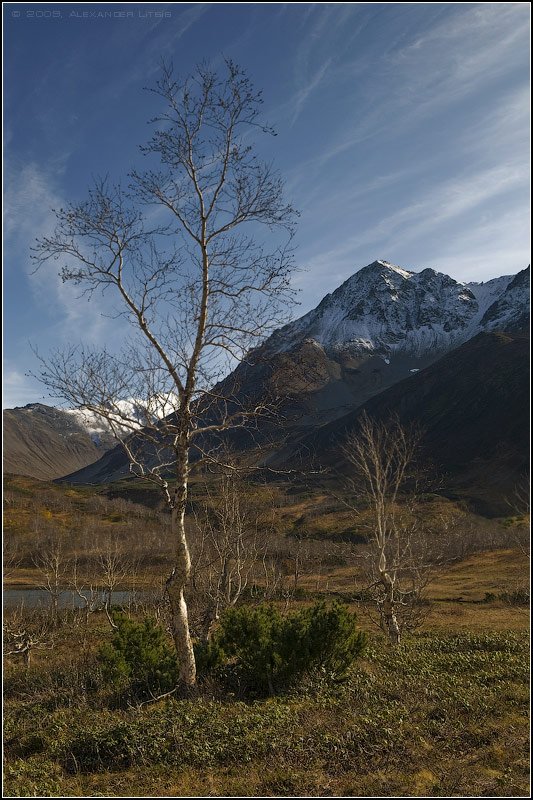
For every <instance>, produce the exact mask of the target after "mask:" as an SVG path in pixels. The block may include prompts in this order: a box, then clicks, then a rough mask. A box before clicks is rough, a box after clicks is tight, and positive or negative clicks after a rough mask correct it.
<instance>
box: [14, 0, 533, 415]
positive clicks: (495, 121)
mask: <svg viewBox="0 0 533 800" xmlns="http://www.w3.org/2000/svg"><path fill="white" fill-rule="evenodd" d="M52 11H54V12H55V13H56V16H47V14H48V13H49V12H52ZM45 12H46V13H45ZM98 12H99V13H100V17H99V16H98ZM104 12H115V14H114V17H113V18H108V17H105V16H104V17H103V18H102V15H103V14H104ZM116 12H123V15H122V16H117V14H116ZM156 12H160V15H159V16H157V15H156ZM59 14H60V15H61V16H60V17H59V16H58V15H59ZM4 23H5V27H4V30H5V40H4V70H5V73H4V74H5V78H4V89H5V102H4V170H5V178H4V210H5V217H4V405H5V406H7V407H12V406H14V405H24V404H26V403H28V402H36V401H38V400H40V401H43V402H47V396H46V394H44V392H43V389H42V387H41V386H39V384H37V383H36V382H35V381H34V380H33V379H32V378H30V377H28V376H27V375H26V373H27V372H28V370H32V369H35V367H36V364H35V357H34V355H33V353H32V351H31V348H30V342H31V343H33V344H36V345H38V347H39V349H40V350H41V351H42V352H43V353H46V351H47V350H49V349H51V348H54V347H61V346H63V345H64V344H66V343H71V342H76V341H79V340H81V339H83V340H84V341H88V342H91V343H93V344H96V345H98V344H102V343H104V342H106V341H109V340H112V339H113V338H114V337H115V336H116V326H117V322H116V320H113V319H111V318H110V317H105V316H102V314H101V310H102V309H101V307H99V306H98V304H96V305H95V304H89V303H87V302H86V301H85V300H78V299H76V292H75V289H73V288H72V287H70V286H66V285H62V284H61V282H60V281H59V279H58V277H57V274H56V273H57V264H51V265H49V266H48V267H46V269H42V270H40V271H39V272H38V273H37V274H32V265H31V263H30V260H29V247H30V245H31V244H32V240H33V238H34V237H35V236H39V235H42V234H44V233H46V232H47V230H49V228H50V225H51V222H52V221H53V217H52V215H51V212H50V208H52V207H58V206H60V205H62V204H64V203H65V202H67V201H69V200H79V199H82V198H83V197H84V195H85V192H86V188H87V186H88V185H89V184H90V183H91V180H92V176H94V175H102V174H106V173H109V174H110V176H111V177H112V178H116V179H119V178H121V177H123V176H125V175H126V173H127V172H128V171H129V170H130V169H131V168H132V167H133V166H141V167H142V156H140V154H139V151H138V145H139V144H142V143H143V142H145V141H146V140H147V139H148V136H149V128H148V126H147V120H148V119H149V118H150V117H151V116H153V115H154V113H155V112H156V111H157V109H158V108H159V107H160V106H159V105H158V103H157V99H156V98H155V97H154V96H153V95H150V94H149V93H148V92H143V86H146V85H150V84H151V83H153V81H154V80H155V79H156V78H157V74H158V64H159V59H160V58H161V56H164V57H166V58H172V59H173V61H174V64H175V67H176V68H177V70H178V71H180V72H184V73H188V72H189V71H191V70H192V69H193V68H194V65H195V64H196V63H197V62H198V61H200V60H201V59H204V58H205V59H208V60H211V61H212V62H213V63H214V64H216V63H220V61H221V58H222V57H223V56H229V57H231V58H233V59H234V60H236V61H237V62H238V63H239V64H241V65H242V66H243V67H244V68H245V69H246V70H247V72H248V74H249V76H250V77H251V78H252V80H253V81H254V83H255V85H256V86H257V87H258V88H262V89H263V92H264V100H265V103H264V112H265V119H266V120H268V121H269V122H270V123H272V124H273V125H274V126H275V128H276V129H277V131H278V136H277V137H275V138H273V139H271V140H270V141H269V143H268V149H264V148H263V153H264V155H265V156H266V157H268V158H269V159H270V158H272V159H273V160H274V162H275V164H276V166H277V167H278V168H279V170H280V171H281V173H282V174H283V176H284V177H285V179H286V185H287V196H288V199H290V200H291V202H292V203H293V204H294V205H295V206H296V207H297V208H298V209H299V210H300V212H301V218H300V222H299V227H298V235H297V251H296V258H297V262H298V264H299V266H301V267H302V268H303V270H304V271H303V272H300V273H298V274H297V275H296V276H295V286H297V287H298V288H299V289H300V290H301V293H300V302H301V306H300V307H299V309H297V311H296V315H297V316H299V315H300V314H302V313H305V312H306V311H308V310H309V309H310V308H312V307H314V306H315V305H316V304H317V303H318V302H319V301H320V299H321V298H322V297H323V295H324V294H326V293H327V292H330V291H332V290H333V289H334V288H336V287H337V286H338V285H339V284H340V283H341V282H342V281H343V280H345V279H346V278H347V277H348V276H349V275H351V274H352V273H353V272H355V271H356V270H357V269H359V268H360V267H362V266H364V265H366V264H368V263H370V262H371V261H373V260H374V259H375V258H383V259H386V260H388V261H391V262H393V263H396V264H399V265H401V266H403V267H407V268H410V269H414V270H420V269H423V268H425V267H433V268H434V269H438V270H441V271H443V272H447V273H448V274H450V275H452V276H453V277H455V278H457V279H459V280H464V281H471V280H478V281H482V280H487V279H489V278H492V277H496V276H498V275H502V274H512V273H515V272H518V271H519V270H520V269H522V268H523V267H524V266H526V265H527V263H528V262H529V197H530V189H529V177H530V172H529V170H530V165H529V121H530V109H529V92H530V87H529V36H530V16H529V6H528V4H526V3H515V4H513V3H505V4H498V3H477V4H451V3H443V4H437V3H431V4H418V3H405V4H402V3H352V4H349V3H342V4H321V3H299V4H290V3H289V4H268V5H263V4H243V3H241V4H224V3H217V4H200V3H198V4H187V3H168V4H161V5H156V4H149V5H145V4H135V3H129V4H107V3H100V4H90V3H83V4H72V5H70V4H68V3H62V4H58V5H57V6H56V7H54V6H53V4H52V5H48V4H33V5H32V4H24V3H11V4H7V5H4Z"/></svg>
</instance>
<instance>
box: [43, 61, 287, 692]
mask: <svg viewBox="0 0 533 800" xmlns="http://www.w3.org/2000/svg"><path fill="white" fill-rule="evenodd" d="M151 91H153V92H154V93H155V94H156V95H157V96H158V98H159V99H160V100H161V101H162V104H163V110H162V111H161V113H160V114H158V115H157V116H156V117H155V118H154V119H153V120H151V122H152V123H153V124H154V125H155V130H154V133H153V135H152V137H151V139H150V140H149V141H148V143H147V144H146V145H145V146H143V147H141V151H142V152H143V153H144V154H145V156H146V157H147V158H148V160H149V161H150V163H151V164H152V163H153V162H154V161H155V162H157V166H153V167H151V168H149V169H147V170H144V171H140V170H134V171H132V172H131V173H130V176H129V183H128V186H127V187H126V188H124V187H122V186H119V185H117V186H114V185H111V183H110V182H109V181H108V180H107V179H101V180H97V181H96V182H95V184H94V186H93V187H92V188H91V189H90V190H89V194H88V197H87V198H86V199H85V200H83V201H81V202H78V203H72V204H69V205H68V206H66V207H65V208H60V209H59V210H57V211H56V212H55V213H56V217H57V226H56V228H55V230H54V232H53V233H51V234H49V235H47V236H44V237H43V238H41V239H40V240H38V241H37V242H36V245H35V247H34V248H33V257H34V259H35V261H36V264H37V267H39V266H42V265H43V264H44V263H46V262H48V261H50V260H59V262H60V263H61V276H62V279H63V281H66V282H72V283H74V284H76V285H77V286H78V287H79V289H80V293H81V294H82V295H84V296H87V297H88V298H89V299H92V300H93V301H94V302H99V299H98V298H99V296H100V295H101V294H102V295H104V296H105V297H106V298H109V297H110V298H112V300H113V301H114V306H113V307H114V313H115V314H116V316H117V318H119V319H121V320H122V321H123V328H122V331H123V342H124V344H123V346H122V348H121V349H120V350H118V349H116V348H112V347H107V348H106V347H104V348H101V349H98V348H94V347H89V346H87V345H85V344H80V345H69V346H67V347H66V348H64V349H61V350H60V351H56V352H55V353H53V354H51V355H50V356H48V357H40V363H41V369H40V374H39V377H40V379H41V380H42V381H43V383H44V384H45V386H46V387H47V388H48V390H49V392H50V394H51V395H53V396H54V397H56V398H59V399H60V400H62V401H64V402H65V403H67V404H68V405H69V406H70V407H75V408H80V409H85V410H87V411H88V412H91V413H93V414H96V415H97V416H98V417H101V418H104V419H105V421H106V424H107V425H108V426H109V427H110V428H111V430H112V431H113V433H114V434H115V436H116V437H117V439H118V440H119V441H120V442H121V443H122V446H123V447H124V450H125V452H126V453H127V457H128V459H129V462H130V470H131V472H132V473H133V474H134V475H137V476H142V477H144V478H145V479H148V480H151V481H154V482H155V483H157V484H158V486H160V488H161V489H162V491H163V492H164V495H165V498H166V501H167V503H168V506H169V508H170V509H171V512H172V520H173V536H174V541H175V544H176V558H175V566H174V570H173V572H172V575H171V576H170V577H169V579H168V582H167V592H168V596H169V599H170V604H171V608H172V630H173V635H174V641H175V644H176V650H177V655H178V659H179V661H180V670H181V672H180V674H181V680H182V681H183V682H184V683H185V684H187V685H193V684H194V683H195V665H194V655H193V650H192V643H191V639H190V634H189V626H188V620H187V608H186V603H185V599H184V589H185V585H186V583H187V581H188V578H189V572H190V557H189V548H188V544H187V540H186V535H185V527H184V515H185V506H186V500H187V491H188V481H189V474H190V469H191V459H190V453H191V448H192V447H193V446H196V447H197V448H198V447H200V448H204V452H203V456H202V458H200V459H199V460H198V461H197V463H202V461H204V460H212V459H213V458H214V456H213V453H212V452H210V451H209V450H208V449H207V448H206V445H205V442H206V435H207V434H211V433H212V434H216V433H218V432H221V431H226V430H229V429H231V428H233V427H235V426H245V425H249V424H251V423H252V422H253V420H255V419H257V417H258V416H261V415H263V414H266V413H268V407H267V403H265V402H263V401H259V402H255V403H254V404H252V405H251V406H250V407H248V406H247V405H246V403H243V402H242V400H241V399H240V398H239V392H238V387H235V386H233V387H231V389H229V390H227V391H226V393H223V392H221V391H220V390H219V389H218V388H217V386H218V384H217V382H218V381H219V380H220V378H221V377H222V376H223V375H224V374H225V373H226V372H227V370H228V368H229V367H230V366H232V365H235V364H236V363H237V362H238V361H240V360H242V359H244V358H245V357H246V354H247V352H248V351H249V350H250V348H253V347H255V346H256V345H258V344H259V343H260V342H261V340H262V338H264V336H265V335H266V334H267V333H268V332H270V330H271V329H272V328H273V327H275V326H277V325H279V324H280V322H281V321H283V320H284V318H285V313H286V308H287V302H288V301H289V300H290V298H291V294H292V292H291V288H290V274H291V270H292V268H293V251H292V245H291V241H292V236H293V233H294V224H295V219H296V212H295V210H294V209H293V208H292V206H291V205H290V204H288V203H287V202H286V201H285V200H284V197H283V182H282V180H281V178H280V177H279V175H278V174H277V172H276V171H275V170H274V168H273V167H272V166H271V165H270V164H268V163H265V162H264V161H262V160H261V158H260V157H259V156H258V155H257V152H256V148H255V146H254V142H255V138H256V137H257V135H259V134H271V133H273V131H272V130H271V129H270V128H269V127H268V126H266V125H264V124H263V123H262V122H261V119H260V111H261V103H262V98H261V93H260V92H257V91H256V90H255V89H254V87H253V85H252V83H251V81H250V80H249V78H248V77H247V76H246V74H245V73H244V72H243V70H242V69H240V68H239V67H238V66H237V65H236V64H234V63H233V62H232V61H230V60H226V61H225V62H224V66H223V68H222V69H221V70H220V71H219V72H217V71H215V70H213V69H211V68H209V66H207V65H206V64H202V65H200V66H199V67H197V68H196V71H195V72H194V73H193V74H192V75H191V76H189V77H187V78H184V79H182V78H179V77H177V76H176V75H175V73H174V70H173V68H172V66H171V65H170V64H163V65H162V70H161V76H160V78H159V80H158V81H157V83H156V85H155V87H153V88H152V90H151ZM265 234H266V235H265Z"/></svg>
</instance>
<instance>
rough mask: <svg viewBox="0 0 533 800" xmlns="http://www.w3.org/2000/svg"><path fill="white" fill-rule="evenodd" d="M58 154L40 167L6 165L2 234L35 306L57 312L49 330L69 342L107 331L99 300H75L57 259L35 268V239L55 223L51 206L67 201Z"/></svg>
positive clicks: (100, 335) (99, 336) (94, 338)
mask: <svg viewBox="0 0 533 800" xmlns="http://www.w3.org/2000/svg"><path fill="white" fill-rule="evenodd" d="M65 160H66V159H61V160H59V161H56V162H55V163H52V164H50V165H49V166H48V168H47V169H44V168H43V167H41V166H40V165H38V164H36V163H32V162H30V163H27V164H23V165H15V164H13V163H11V164H9V165H8V170H7V177H6V185H5V198H4V207H5V215H4V235H5V237H6V242H7V246H8V248H9V253H10V260H11V261H12V262H13V263H14V264H16V265H17V268H19V269H20V268H22V270H23V271H24V274H25V278H26V281H27V286H28V290H29V291H30V292H31V293H32V295H33V302H34V303H36V304H37V307H39V308H43V309H46V310H47V311H48V312H49V313H50V314H52V315H53V316H55V318H56V320H57V321H56V323H55V324H54V325H53V326H52V328H51V329H50V330H49V334H55V335H57V336H58V337H60V338H62V339H64V340H66V341H72V337H73V336H75V337H79V335H80V333H81V330H83V335H84V337H85V338H86V339H88V340H89V341H92V342H95V343H96V342H100V341H101V340H102V338H103V337H104V336H105V334H106V326H107V322H108V320H107V319H106V318H104V317H103V316H102V313H101V312H102V305H100V306H99V307H96V306H95V305H91V304H88V303H83V302H81V301H80V300H79V299H78V292H77V290H76V288H75V287H74V286H72V285H71V284H66V283H63V281H62V280H61V278H60V276H59V268H60V266H61V265H60V264H58V262H56V261H49V262H46V263H45V264H43V265H42V266H40V267H39V269H37V270H36V269H35V263H34V262H33V261H32V260H31V249H30V248H31V247H32V246H33V245H34V243H35V240H36V239H38V238H41V237H43V236H46V235H47V234H50V233H51V232H52V231H53V228H54V225H55V215H54V212H53V209H59V208H61V207H62V206H64V205H65V201H64V199H63V197H62V192H61V189H60V187H59V184H60V182H61V178H62V176H63V173H64V163H65Z"/></svg>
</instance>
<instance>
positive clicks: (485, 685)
mask: <svg viewBox="0 0 533 800" xmlns="http://www.w3.org/2000/svg"><path fill="white" fill-rule="evenodd" d="M141 488H142V487H141ZM269 491H270V492H272V494H271V495H270V498H271V501H272V502H274V501H275V504H276V508H277V509H278V511H277V513H276V515H275V516H276V527H275V529H273V531H272V537H273V538H272V547H274V548H275V550H276V553H277V561H276V563H277V564H278V566H279V576H278V578H279V580H278V579H276V580H277V582H276V583H275V584H273V590H272V592H271V594H270V596H269V598H268V599H269V600H270V601H271V602H273V603H274V604H276V605H277V606H278V607H279V608H280V609H281V610H283V611H284V612H285V611H286V610H293V609H297V608H300V607H305V606H306V605H309V604H310V603H311V602H313V601H314V600H315V599H316V598H324V599H326V601H328V602H329V601H331V600H333V599H336V598H337V599H338V598H340V599H342V600H344V601H345V602H346V603H347V604H348V606H349V608H350V609H351V610H352V611H355V613H356V614H357V620H358V625H359V627H360V628H362V629H363V630H365V631H367V636H368V639H367V646H366V649H365V650H364V652H363V653H362V655H361V656H360V657H358V658H357V659H356V660H355V661H354V663H353V664H352V666H351V667H350V668H349V669H348V671H347V673H346V674H345V675H344V676H343V677H342V678H337V677H334V676H332V675H331V674H329V673H327V672H326V671H324V670H317V671H314V672H310V673H308V674H305V675H304V676H303V677H302V679H301V680H300V681H298V682H297V683H296V684H295V685H293V686H291V687H290V688H289V689H287V690H286V691H284V692H280V693H279V694H277V695H275V696H272V697H253V696H250V695H249V694H247V693H246V692H245V691H244V690H243V689H242V688H241V687H240V686H239V685H238V684H235V683H231V681H227V680H223V679H222V678H221V677H220V676H218V675H211V674H206V675H205V676H201V677H200V682H199V686H198V689H197V692H196V695H195V696H194V697H191V696H183V695H182V696H180V695H178V694H177V693H174V694H172V695H170V696H168V697H165V698H162V699H160V700H157V701H154V702H152V701H151V700H150V699H148V701H146V699H143V700H142V701H139V700H137V701H136V700H135V699H134V698H132V697H126V699H125V696H124V695H121V694H120V693H117V691H116V689H115V688H114V687H112V686H110V685H109V683H108V682H106V680H105V676H104V674H103V672H102V666H101V661H100V660H99V658H98V653H99V650H100V649H101V647H102V645H103V644H104V643H106V642H109V641H110V640H111V637H112V630H111V627H110V625H109V622H108V619H107V617H106V614H105V613H104V611H102V610H101V609H100V610H95V611H94V612H92V613H90V614H89V613H87V614H85V613H84V612H83V610H82V609H79V610H77V611H76V610H74V609H72V608H66V609H60V610H59V612H58V614H57V618H56V619H55V620H54V622H53V625H49V624H48V623H47V625H48V627H47V628H46V634H43V636H42V640H41V642H40V645H38V646H36V647H35V649H34V651H33V652H32V657H31V661H30V663H29V664H25V663H23V660H22V659H20V658H18V657H14V656H8V657H6V658H5V662H4V756H5V764H4V792H5V793H6V794H7V796H13V797H22V796H92V797H98V796H125V795H128V794H130V793H131V794H132V795H133V796H139V797H147V796H152V797H154V796H155V797H157V796H162V797H164V796H171V797H172V796H176V797H180V796H181V797H183V796H203V795H206V796H291V795H292V796H395V795H405V796H413V797H416V796H430V797H439V796H440V797H446V796H487V797H490V796H492V797H494V796H497V797H511V796H528V794H529V784H528V780H529V760H528V755H529V748H528V732H529V725H528V709H529V697H528V694H529V692H528V687H529V677H528V675H529V643H528V624H529V618H528V613H527V605H526V595H525V592H524V589H525V586H526V583H527V573H528V563H527V555H526V553H525V550H524V548H523V535H522V534H523V530H522V528H523V523H524V520H522V519H512V518H509V519H507V520H482V519H480V518H474V517H473V516H471V517H463V519H464V524H465V525H466V527H465V530H468V532H469V537H470V540H471V542H470V546H469V547H466V546H465V547H464V548H463V551H462V552H460V551H459V550H457V548H456V550H457V552H455V551H454V553H455V554H454V555H453V558H450V561H449V563H448V564H446V565H445V566H442V567H441V568H440V569H439V570H438V571H437V572H436V573H435V575H434V576H433V579H432V581H431V582H430V583H429V584H428V587H427V592H426V596H425V600H424V603H425V610H424V615H423V622H422V624H421V626H420V627H418V628H417V629H416V630H414V631H412V632H411V633H409V634H406V635H405V637H403V640H402V643H401V644H400V645H399V646H398V647H392V646H390V645H389V644H388V642H387V641H386V639H385V637H384V635H383V633H382V632H381V631H380V630H379V628H378V627H376V626H375V625H374V624H373V622H372V620H371V618H370V617H371V614H369V613H368V612H369V611H370V609H369V608H366V607H365V602H364V599H363V600H361V598H360V597H359V596H358V591H357V590H358V587H360V585H361V576H359V575H358V563H359V562H358V560H357V558H356V556H357V555H358V547H359V546H360V544H359V534H358V531H357V530H355V531H354V530H352V529H351V528H350V518H349V515H347V513H346V511H345V510H344V509H343V507H342V505H335V503H334V502H332V501H331V500H330V499H329V498H328V496H327V494H325V493H322V494H321V493H319V492H309V493H307V494H302V493H296V494H290V493H285V492H284V490H283V488H280V487H277V488H274V489H270V490H269ZM130 492H131V487H130V486H129V485H127V484H125V485H122V486H116V487H113V488H112V489H108V490H107V491H106V492H104V491H103V490H100V489H96V488H95V487H92V488H90V487H76V488H74V487H70V488H69V487H65V486H56V485H53V484H46V483H41V482H38V481H32V480H30V479H25V478H20V477H13V478H10V477H8V478H7V479H6V483H5V493H6V506H5V508H6V517H5V545H6V569H5V572H6V584H7V586H8V587H10V588H14V587H18V588H21V587H36V586H42V585H44V583H45V581H44V574H43V569H44V568H43V563H42V561H41V562H40V561H39V554H42V553H43V552H44V551H45V550H46V548H47V547H48V546H49V544H50V542H56V543H57V542H58V541H59V542H60V543H61V554H62V559H63V561H62V564H61V570H63V571H62V573H61V574H62V577H63V580H64V585H65V586H67V585H69V586H70V585H71V584H72V569H73V564H75V565H76V570H77V572H76V574H77V575H79V587H81V586H83V587H89V586H93V585H96V584H98V583H100V584H101V583H102V581H103V580H105V575H104V573H103V572H102V564H103V563H104V561H105V559H102V553H103V552H104V550H105V546H106V545H108V544H109V542H112V543H113V545H114V547H115V552H120V553H121V554H123V555H124V561H123V562H122V564H121V569H122V568H123V569H122V571H121V572H120V571H117V574H116V576H115V577H116V579H117V581H118V582H117V584H116V586H117V588H121V589H125V590H128V591H133V590H143V591H145V592H146V593H147V594H146V595H144V594H142V595H141V594H140V595H139V596H136V595H132V596H133V598H134V599H133V600H132V602H131V603H130V605H129V608H128V609H127V612H128V613H129V614H130V615H131V616H132V618H134V619H141V618H142V617H143V616H144V615H146V614H148V615H151V616H155V617H156V618H157V619H159V620H160V621H161V622H162V623H163V622H164V609H162V607H161V605H160V601H159V600H158V597H157V591H156V590H157V588H158V587H159V589H160V587H161V577H164V576H165V574H166V571H167V569H168V568H169V565H170V563H171V545H170V542H168V539H167V538H166V531H167V530H168V529H167V522H166V519H165V515H164V513H163V512H162V510H161V509H160V508H159V507H158V504H157V499H156V498H154V497H152V496H151V495H150V493H149V491H148V490H146V491H145V494H144V495H143V493H142V491H140V490H139V489H135V494H134V495H131V494H130ZM195 492H196V494H195ZM200 492H201V489H200V487H195V489H194V490H193V500H196V501H197V502H199V498H200V497H201V495H200ZM133 500H134V501H135V502H133ZM140 501H142V502H140ZM443 508H444V509H445V510H447V512H450V513H451V512H452V511H453V509H452V507H451V506H450V505H449V504H448V501H445V500H443V499H442V498H433V499H431V500H430V501H428V513H435V514H442V512H443ZM295 531H300V532H301V531H305V532H306V533H307V538H308V539H309V546H308V547H306V549H305V551H304V550H303V549H300V550H299V553H300V556H301V559H300V561H299V568H298V570H296V569H295V563H294V562H295V557H294V553H295V547H296V544H295V543H298V542H301V541H302V540H301V538H298V539H295V538H294V533H295ZM191 534H192V535H194V530H193V529H191ZM336 534H338V535H336ZM350 534H351V535H350ZM518 534H520V536H519V535H518ZM465 535H466V534H465ZM484 537H485V538H484ZM463 544H464V542H463ZM298 547H300V548H301V545H298ZM304 556H305V557H304ZM291 559H292V560H291ZM126 567H127V572H126ZM120 576H122V577H120ZM258 585H259V584H258ZM79 587H78V588H79ZM149 592H152V594H149ZM242 602H243V603H252V602H255V601H254V600H253V598H252V597H250V596H245V597H243V601H242ZM191 608H192V611H191V619H192V622H193V625H194V624H195V620H196V617H195V604H194V602H192V603H191ZM13 613H14V612H13V611H12V610H11V611H10V610H9V609H7V610H6V618H7V620H8V621H9V619H10V617H11V615H12V614H13ZM17 613H18V612H17ZM26 613H28V614H29V615H30V617H32V613H33V617H34V618H31V619H29V621H28V625H29V626H30V627H31V625H34V626H37V627H38V626H39V624H40V621H39V614H40V615H41V617H44V618H46V616H47V614H48V613H49V611H48V609H47V608H44V609H41V610H40V611H36V612H31V611H30V610H27V611H26ZM41 621H42V620H41Z"/></svg>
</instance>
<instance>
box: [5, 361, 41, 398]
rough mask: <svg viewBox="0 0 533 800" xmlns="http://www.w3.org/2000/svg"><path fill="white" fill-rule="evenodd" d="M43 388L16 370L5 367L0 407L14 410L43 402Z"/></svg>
mask: <svg viewBox="0 0 533 800" xmlns="http://www.w3.org/2000/svg"><path fill="white" fill-rule="evenodd" d="M43 398H44V393H43V388H42V387H39V386H37V385H36V384H35V382H34V381H33V380H32V379H31V378H29V377H28V376H27V375H25V374H24V373H23V372H21V371H20V370H18V369H12V368H9V367H6V368H5V369H4V374H3V391H2V407H3V408H14V407H15V406H24V405H26V404H27V403H37V402H39V401H43V402H44V400H43Z"/></svg>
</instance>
